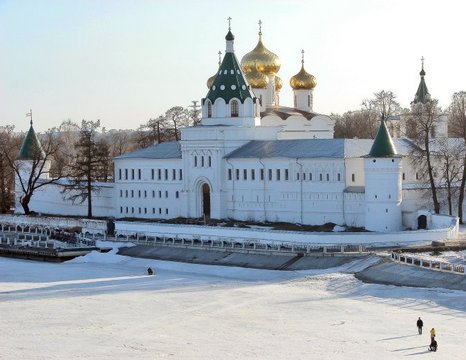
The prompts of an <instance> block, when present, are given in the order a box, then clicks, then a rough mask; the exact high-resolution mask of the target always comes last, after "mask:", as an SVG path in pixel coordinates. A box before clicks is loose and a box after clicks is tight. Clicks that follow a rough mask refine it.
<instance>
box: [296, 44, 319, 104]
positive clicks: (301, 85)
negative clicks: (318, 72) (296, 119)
mask: <svg viewBox="0 0 466 360" xmlns="http://www.w3.org/2000/svg"><path fill="white" fill-rule="evenodd" d="M316 85H317V80H316V78H315V76H314V75H311V74H309V73H308V72H307V71H306V70H305V69H304V50H301V70H300V71H299V72H298V73H297V74H296V75H294V76H292V77H291V79H290V86H291V88H292V89H293V94H294V107H295V108H296V109H298V110H302V111H307V112H312V111H313V105H314V104H313V102H314V99H313V95H312V92H313V90H314V88H315V87H316Z"/></svg>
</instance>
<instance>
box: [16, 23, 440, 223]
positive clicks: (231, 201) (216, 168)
mask: <svg viewBox="0 0 466 360" xmlns="http://www.w3.org/2000/svg"><path fill="white" fill-rule="evenodd" d="M225 40H226V52H225V55H224V57H223V60H222V61H221V62H220V64H219V68H218V70H217V72H216V74H215V75H214V76H212V77H211V78H210V79H209V80H208V92H207V94H206V96H205V98H203V99H202V120H201V124H200V125H198V126H192V127H187V128H183V129H181V140H180V141H172V142H165V143H160V144H156V145H153V146H150V147H148V148H145V149H142V150H138V151H134V152H131V153H128V154H124V155H122V156H119V157H116V158H115V159H114V161H115V174H114V183H107V184H97V186H100V189H101V191H99V192H97V193H96V194H95V195H94V200H93V201H94V206H93V209H94V210H93V212H94V214H95V215H96V216H105V217H114V218H117V219H118V218H141V219H170V218H176V217H189V218H200V217H206V218H212V219H233V220H249V221H255V222H291V223H299V224H324V223H329V222H332V223H335V224H339V225H343V226H354V227H365V228H366V229H367V230H371V231H382V232H391V231H399V230H402V229H406V228H409V229H417V228H418V227H426V226H427V227H428V226H429V215H428V211H427V210H428V207H427V206H428V205H427V203H426V201H425V200H423V199H422V196H421V192H420V191H419V190H417V188H416V186H413V184H415V183H416V181H417V179H416V175H415V174H416V172H415V170H414V169H412V167H411V165H410V161H409V159H408V157H407V154H408V148H409V146H410V141H409V140H408V139H406V138H396V139H395V141H393V140H392V138H391V136H390V134H389V131H388V129H387V125H386V124H385V122H384V121H382V122H381V124H380V128H379V131H378V134H377V136H376V138H375V139H374V140H373V139H334V138H333V133H334V130H333V129H334V124H335V122H334V120H333V119H331V118H330V117H329V116H326V115H321V114H318V113H317V112H315V111H314V103H313V91H314V89H315V87H316V84H317V82H316V78H315V77H314V76H313V75H311V74H309V73H308V72H307V71H306V70H305V66H304V53H303V58H302V65H301V69H300V70H299V72H298V73H297V74H296V75H295V76H293V77H292V78H291V79H290V81H289V83H290V85H291V87H292V89H293V92H294V106H293V107H285V106H282V105H281V104H280V90H281V88H282V86H283V83H282V80H281V79H280V78H279V77H278V75H277V73H278V72H279V70H280V60H279V58H278V56H277V55H275V54H274V53H273V52H271V51H269V50H268V49H267V48H266V47H265V46H264V44H263V42H262V33H261V31H259V41H258V43H257V46H256V47H255V48H254V49H253V50H252V51H251V52H249V53H248V54H246V55H245V56H244V57H243V58H242V60H241V62H239V61H238V59H237V57H236V54H235V51H234V41H235V37H234V35H233V34H232V32H231V30H230V29H229V31H228V33H227V35H226V37H225ZM422 73H424V74H422ZM424 75H425V72H424V69H423V70H422V72H421V85H420V89H421V90H419V89H418V92H417V94H416V101H424V100H426V96H427V95H428V92H427V87H426V86H425V82H424ZM419 96H421V97H423V98H422V99H421V98H419ZM429 96H430V95H429ZM398 121H399V120H398ZM31 131H32V135H30V136H32V137H35V134H34V130H33V129H32V126H31V130H30V132H31ZM445 133H446V130H445ZM28 136H29V134H28ZM29 143H31V141H29ZM25 144H26V141H25ZM24 152H25V153H27V151H23V150H22V154H23V156H22V157H21V158H20V159H21V160H20V161H25V162H27V161H28V160H27V155H24ZM60 190H61V186H60V184H55V185H47V186H44V187H43V188H42V190H40V191H37V192H36V193H35V194H34V196H33V198H32V200H31V203H30V208H31V210H34V211H36V212H40V213H48V214H67V215H82V216H85V214H86V209H85V206H84V205H82V206H80V205H76V204H71V203H70V202H67V201H66V200H63V197H62V195H61V192H60ZM16 191H17V194H16V196H17V206H16V211H17V212H21V211H22V208H21V206H20V205H19V202H18V199H19V197H20V196H21V189H20V187H18V185H17V187H16Z"/></svg>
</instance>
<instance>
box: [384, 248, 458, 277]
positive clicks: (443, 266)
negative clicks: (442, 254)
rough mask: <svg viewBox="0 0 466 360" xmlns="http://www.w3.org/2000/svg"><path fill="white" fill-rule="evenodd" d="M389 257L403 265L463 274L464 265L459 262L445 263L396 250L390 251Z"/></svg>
mask: <svg viewBox="0 0 466 360" xmlns="http://www.w3.org/2000/svg"><path fill="white" fill-rule="evenodd" d="M390 258H391V259H392V260H393V261H395V262H398V263H402V264H404V265H410V266H417V267H419V268H423V269H429V270H435V271H443V272H449V273H455V274H460V275H465V272H464V265H461V264H452V263H447V262H442V261H436V260H429V259H422V258H419V257H416V256H409V255H406V254H404V253H398V252H392V253H391V256H390Z"/></svg>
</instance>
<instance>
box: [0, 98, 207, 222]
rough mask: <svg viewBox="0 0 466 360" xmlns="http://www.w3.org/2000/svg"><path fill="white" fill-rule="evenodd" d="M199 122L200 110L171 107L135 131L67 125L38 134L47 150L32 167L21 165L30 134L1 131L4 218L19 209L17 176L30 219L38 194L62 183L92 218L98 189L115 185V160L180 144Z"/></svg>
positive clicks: (9, 129)
mask: <svg viewBox="0 0 466 360" xmlns="http://www.w3.org/2000/svg"><path fill="white" fill-rule="evenodd" d="M198 123H199V111H198V110H197V109H196V108H195V107H194V108H193V109H192V110H188V109H185V108H183V107H181V106H176V107H173V108H170V109H169V110H167V111H166V112H165V114H163V115H161V116H159V117H158V118H156V119H150V120H149V121H148V122H147V123H145V124H143V125H141V126H140V127H139V128H138V129H137V130H135V131H134V130H110V131H107V130H106V129H105V128H101V126H100V121H99V120H97V121H88V120H82V122H81V123H80V124H78V123H75V122H73V121H71V120H66V121H64V122H62V124H60V126H59V127H57V128H53V129H50V130H48V131H46V132H44V133H42V134H37V135H38V137H39V141H40V143H41V149H35V150H34V152H33V153H32V154H30V156H31V159H30V160H29V161H28V162H18V161H16V160H17V158H18V154H19V150H20V147H21V144H22V143H23V140H24V138H25V134H24V133H16V132H14V126H4V127H0V213H7V212H9V211H10V209H11V208H12V206H13V204H14V197H15V194H14V181H15V175H16V179H17V181H18V184H19V186H20V189H21V195H20V198H19V199H18V200H19V203H20V204H21V206H22V208H23V211H24V213H25V214H26V215H29V214H31V209H30V208H29V203H30V201H31V198H32V197H33V195H34V193H35V192H36V190H38V189H40V188H41V187H43V186H45V185H48V184H52V183H55V184H57V183H59V184H61V185H62V186H63V189H64V190H63V192H62V195H63V197H64V198H66V199H68V200H71V201H73V202H75V203H84V202H87V210H88V211H87V215H88V217H89V218H91V217H92V216H93V213H92V198H93V195H94V194H95V193H96V192H97V191H98V188H97V187H95V186H94V184H95V183H96V182H111V181H113V161H112V159H113V157H116V156H119V155H122V154H124V153H127V152H129V151H133V150H137V149H139V148H143V147H147V146H150V145H153V144H154V143H157V142H162V141H171V140H179V129H180V127H183V126H189V125H191V124H198Z"/></svg>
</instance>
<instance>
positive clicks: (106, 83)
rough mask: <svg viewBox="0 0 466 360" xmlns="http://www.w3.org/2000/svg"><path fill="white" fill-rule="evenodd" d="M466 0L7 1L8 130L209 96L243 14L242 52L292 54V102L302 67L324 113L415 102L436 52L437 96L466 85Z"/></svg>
mask: <svg viewBox="0 0 466 360" xmlns="http://www.w3.org/2000/svg"><path fill="white" fill-rule="evenodd" d="M464 4H466V3H465V2H462V1H460V0H458V1H453V0H444V1H426V0H424V1H418V0H411V1H403V0H390V1H388V0H387V1H378V0H372V1H370V0H352V1H346V0H345V1H344V0H287V1H285V0H282V1H278V0H268V1H259V0H257V1H254V0H249V1H221V0H206V1H195V0H191V1H184V0H171V1H170V0H160V1H155V0H153V1H148V0H147V1H143V0H139V1H129V0H68V1H66V0H40V1H38V0H29V1H28V0H15V1H8V0H0V51H1V52H0V126H1V125H6V124H15V125H16V128H17V129H18V130H25V129H27V127H28V119H26V117H25V114H26V112H28V110H29V108H32V109H33V113H34V123H35V127H36V128H37V129H38V130H45V129H47V128H50V127H53V126H58V125H59V124H60V123H61V122H62V121H63V120H66V119H68V118H71V119H72V120H74V121H80V120H81V119H83V118H85V119H88V120H95V119H101V123H102V125H103V126H105V127H106V128H107V129H112V128H117V129H118V128H137V127H138V126H139V125H140V124H142V123H144V122H146V121H147V120H148V119H149V118H151V117H156V116H158V115H159V114H161V113H163V112H164V111H165V110H166V109H168V108H170V107H172V106H176V105H182V106H188V105H190V103H191V101H192V100H200V99H201V98H202V97H204V96H205V95H206V94H207V87H206V81H207V79H208V78H209V77H210V76H212V75H213V74H214V73H215V71H216V69H217V61H218V60H217V52H218V51H219V50H221V51H222V52H223V51H224V49H225V40H224V37H225V34H226V32H227V21H226V18H227V17H228V16H231V17H232V18H233V20H232V31H233V33H234V34H235V36H236V40H235V51H236V56H237V57H238V59H239V60H241V58H242V56H243V55H244V54H246V53H247V52H249V51H250V50H252V49H253V48H254V46H255V45H256V43H257V39H258V36H257V32H258V25H257V22H258V20H259V19H261V20H262V22H263V28H262V31H263V41H264V44H265V46H266V47H267V48H268V49H269V50H271V51H273V52H275V53H276V54H277V55H278V56H279V57H280V59H281V62H282V68H281V70H280V72H279V74H278V75H279V76H280V77H281V78H282V79H283V81H284V87H283V89H282V91H281V103H282V105H286V106H291V105H292V91H291V88H290V87H289V84H288V82H289V78H290V77H291V76H292V75H294V74H296V73H297V72H298V71H299V68H300V55H301V54H300V52H301V49H304V50H305V51H306V60H305V61H306V63H305V67H306V70H307V71H308V72H310V73H312V74H313V75H314V76H316V78H317V83H318V84H317V87H316V89H315V91H314V108H315V110H316V111H317V112H320V113H324V114H328V113H331V112H336V113H342V112H344V111H347V110H355V109H358V108H359V106H360V103H361V101H362V100H363V99H364V98H367V97H370V96H371V95H372V93H373V92H376V91H379V90H382V89H384V90H392V91H394V92H395V94H397V95H398V98H399V101H400V103H401V104H402V105H403V106H405V107H407V106H409V103H410V102H411V101H412V99H413V96H414V93H415V91H416V89H417V85H418V83H419V71H420V57H421V56H424V57H425V58H426V62H425V70H426V72H427V75H426V82H427V85H428V88H429V91H430V93H431V94H432V96H433V97H434V98H437V99H439V101H440V105H441V106H442V107H446V106H448V104H449V102H450V98H451V95H452V94H453V93H454V92H455V91H459V90H466V75H465V72H464V71H463V64H464V59H465V55H466V47H465V46H464V33H465V30H464V24H463V22H464V21H463V18H464V16H465V14H466V5H464Z"/></svg>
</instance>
